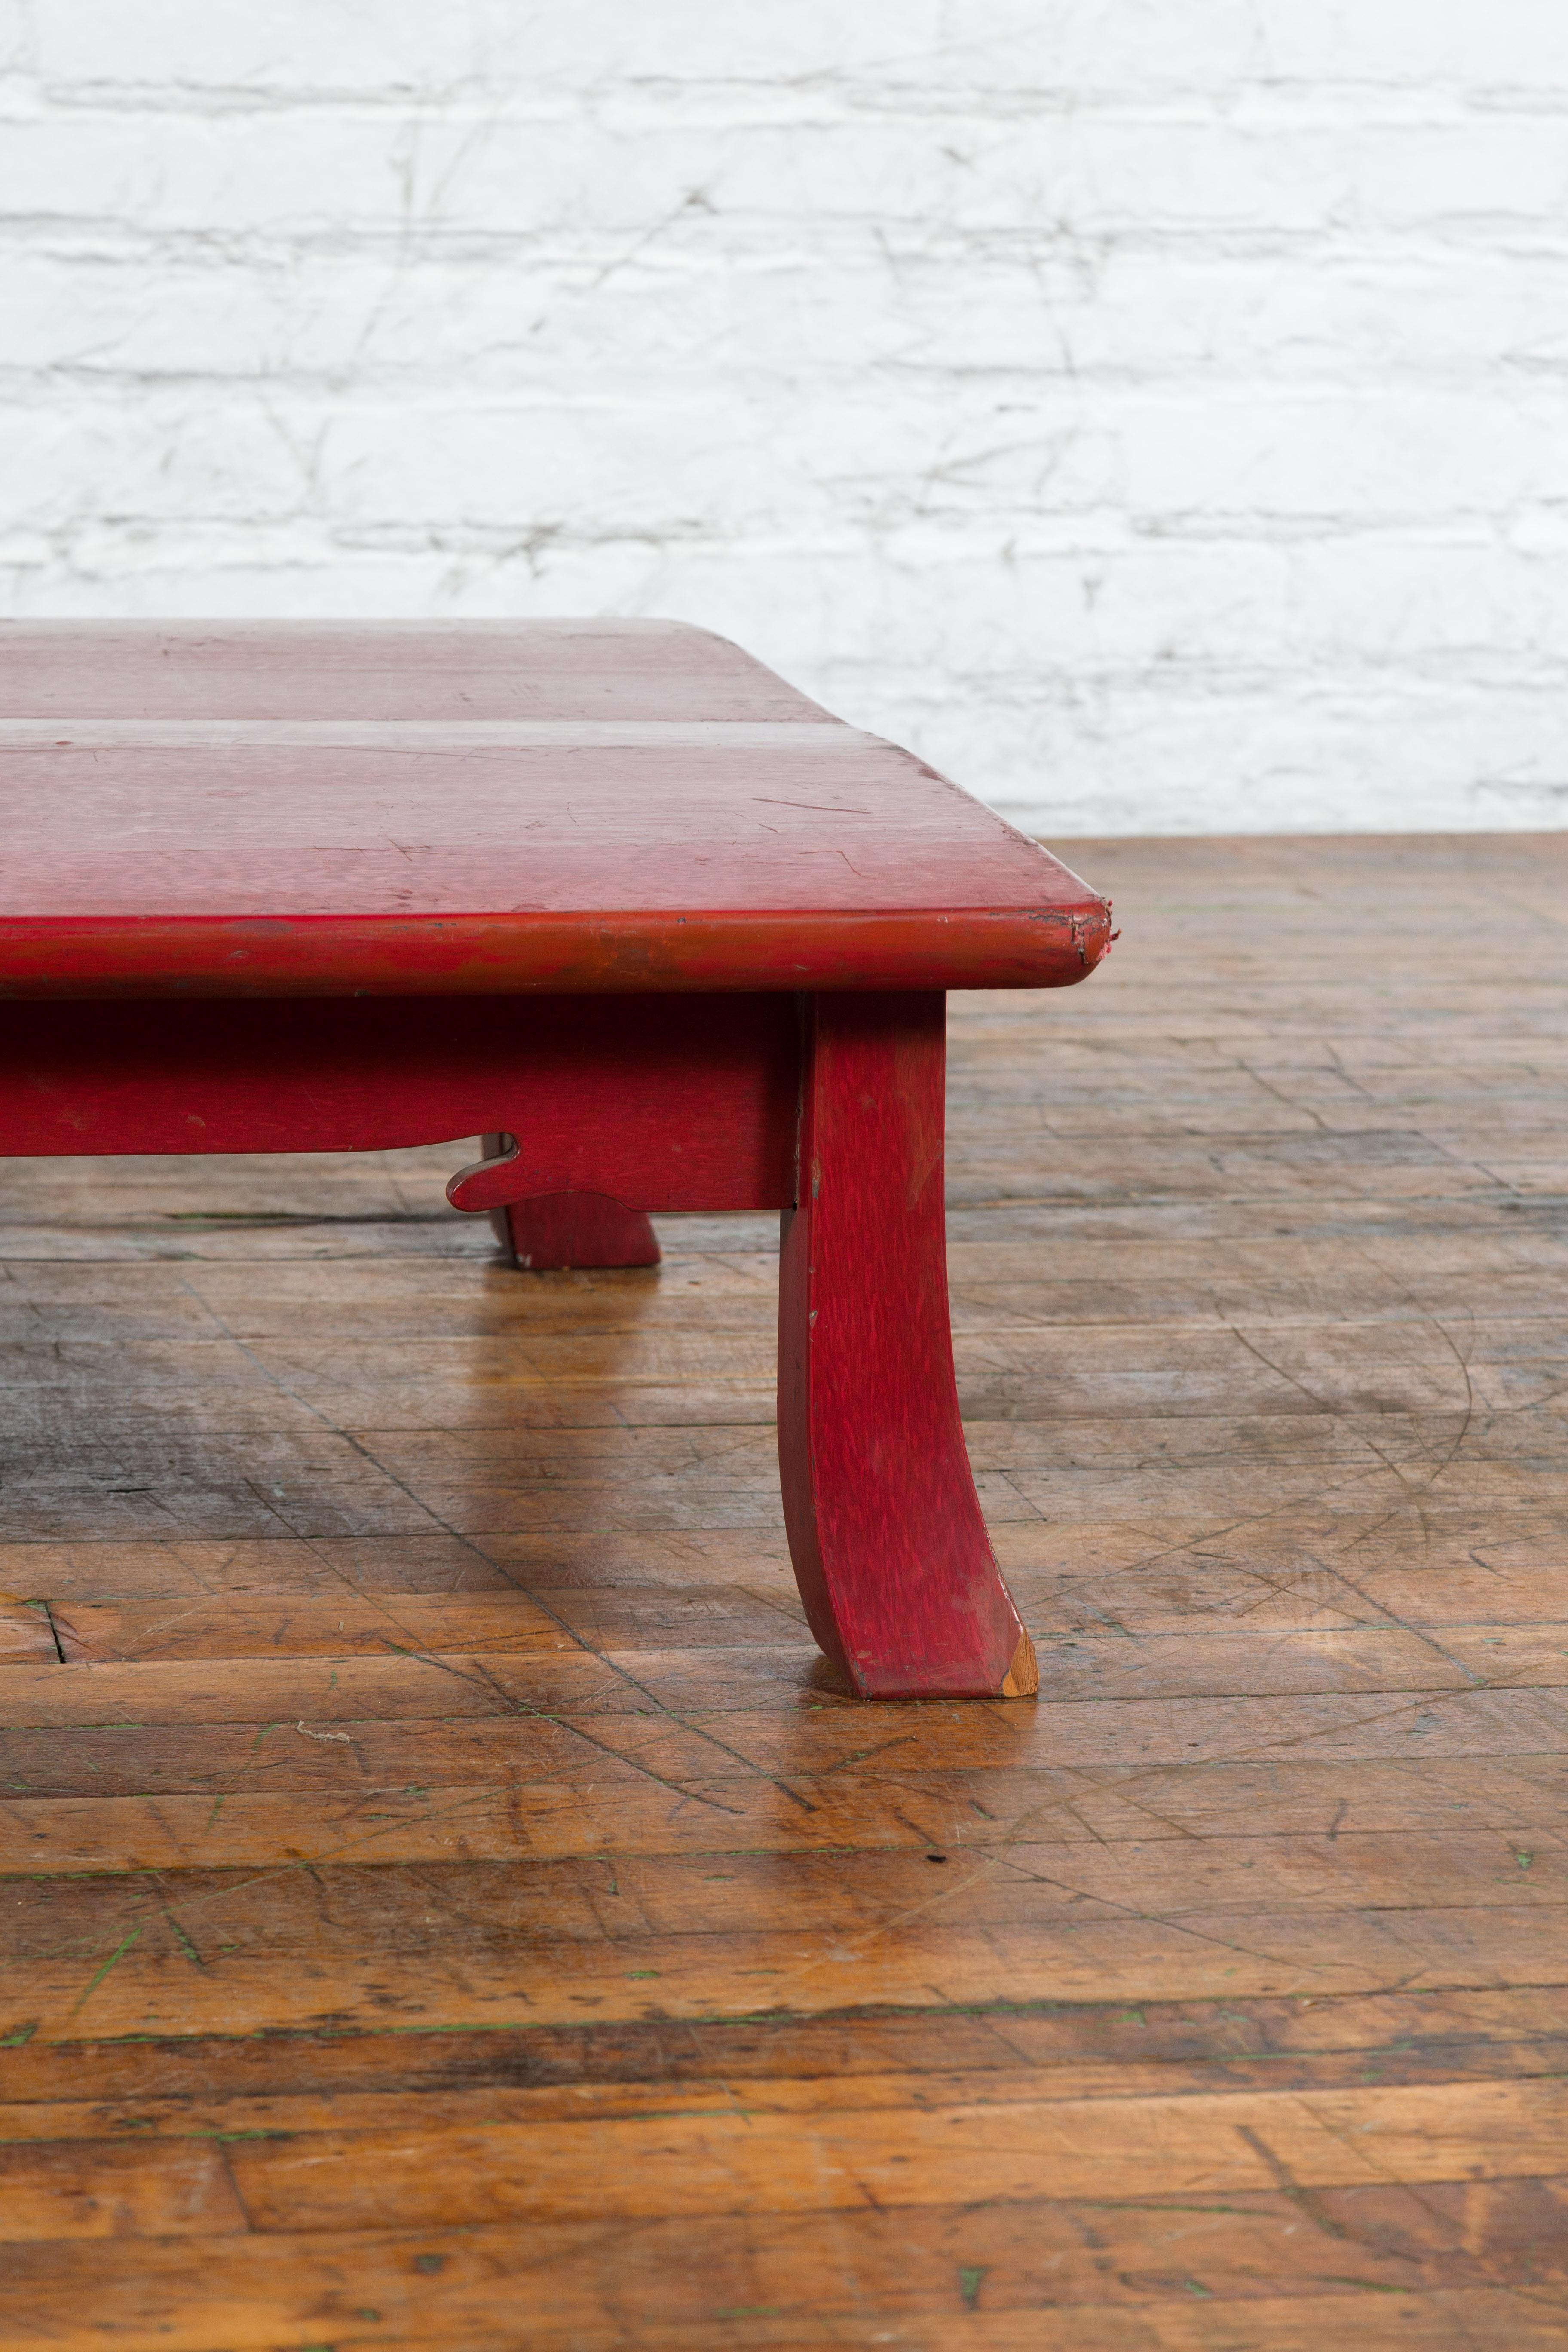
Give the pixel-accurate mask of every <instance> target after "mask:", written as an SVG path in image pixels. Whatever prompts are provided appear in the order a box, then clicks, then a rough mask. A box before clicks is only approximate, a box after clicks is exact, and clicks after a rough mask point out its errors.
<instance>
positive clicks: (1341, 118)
mask: <svg viewBox="0 0 1568 2352" xmlns="http://www.w3.org/2000/svg"><path fill="white" fill-rule="evenodd" d="M0 76H3V79H0V216H3V230H0V234H3V248H0V254H3V257H0V269H3V272H4V301H3V306H0V404H3V414H0V568H3V572H4V587H3V589H0V598H3V601H4V604H5V608H6V609H8V610H10V611H13V612H17V613H27V614H37V613H57V614H64V613H82V614H103V613H142V614H153V613H161V612H162V613H181V614H205V613H214V614H216V613H247V612H249V613H258V614H275V613H291V614H317V613H321V614H352V613H367V614H375V613H385V614H393V613H396V614H422V613H451V614H463V613H471V614H506V613H562V612H626V613H658V614H674V615H678V616H682V617H686V618H689V619H693V620H698V621H701V622H704V623H706V624H707V625H710V626H712V627H716V628H719V629H721V630H723V631H725V632H726V633H727V634H729V635H732V636H735V637H737V638H739V639H741V640H742V643H744V644H746V645H747V646H751V647H752V648H753V649H754V650H755V651H757V652H759V653H761V654H762V655H763V656H764V657H765V658H767V659H769V660H771V661H773V663H775V664H776V665H777V667H780V668H781V669H783V670H784V672H785V673H786V674H787V675H788V676H789V677H792V678H795V679H796V680H797V681H798V682H800V683H801V684H803V685H805V686H806V687H807V688H810V689H811V690H813V691H814V692H816V693H817V694H819V695H820V696H821V697H822V698H824V699H825V700H826V701H827V702H828V703H830V704H831V705H832V706H833V707H834V708H835V709H837V710H840V711H842V712H843V713H844V714H845V715H846V716H847V717H851V718H854V719H858V720H860V721H861V722H862V723H864V724H867V725H869V726H872V727H875V728H878V729H879V730H883V731H885V732H888V733H890V734H894V735H897V736H900V737H901V738H902V739H904V740H909V741H912V742H914V743H916V744H918V745H919V746H920V747H921V748H922V749H923V750H925V751H927V752H928V753H929V755H930V756H931V757H932V758H933V759H935V760H936V761H938V762H939V763H940V764H941V765H942V766H944V767H945V768H947V769H948V770H949V771H950V772H952V773H953V774H955V775H957V776H958V777H960V778H961V779H962V780H963V782H967V783H969V784H970V785H971V786H972V787H973V789H975V790H976V791H978V792H980V793H984V795H985V796H986V797H988V798H990V799H992V800H994V802H996V803H998V804H999V805H1002V806H1005V807H1006V808H1008V809H1009V810H1010V811H1011V812H1013V813H1015V814H1021V815H1022V816H1023V817H1024V819H1025V821H1026V822H1028V823H1030V824H1035V825H1037V827H1038V828H1040V829H1042V830H1047V831H1055V832H1058V833H1062V834H1071V833H1073V832H1087V831H1098V830H1105V831H1110V830H1133V831H1142V830H1147V831H1183V830H1189V829H1204V828H1209V827H1226V828H1228V827H1258V828H1273V827H1299V826H1302V827H1304V826H1319V825H1330V826H1362V825H1365V826H1373V827H1423V826H1428V825H1438V826H1468V825H1531V824H1568V747H1565V744H1564V731H1565V723H1568V700H1565V696H1564V687H1565V684H1568V677H1565V635H1568V633H1565V627H1564V623H1565V620H1568V610H1565V604H1568V600H1565V596H1564V589H1563V581H1564V576H1565V571H1564V566H1565V557H1568V411H1565V404H1564V397H1563V394H1564V376H1565V373H1568V299H1565V289H1568V275H1565V272H1568V7H1564V6H1563V5H1560V0H1486V5H1481V0H1184V5H1179V6H1177V5H1171V0H831V5H829V0H789V5H787V6H784V5H765V0H568V5H525V4H524V0H442V5H432V0H30V5H29V0H0Z"/></svg>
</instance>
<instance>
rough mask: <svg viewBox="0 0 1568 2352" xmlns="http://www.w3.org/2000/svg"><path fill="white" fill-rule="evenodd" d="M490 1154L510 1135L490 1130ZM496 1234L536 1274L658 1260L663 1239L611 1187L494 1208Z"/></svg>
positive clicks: (506, 1146) (499, 1149) (538, 1197)
mask: <svg viewBox="0 0 1568 2352" xmlns="http://www.w3.org/2000/svg"><path fill="white" fill-rule="evenodd" d="M483 1141H484V1149H485V1157H486V1159H487V1160H491V1159H497V1158H499V1157H500V1154H501V1153H502V1152H503V1151H505V1150H508V1149H509V1148H510V1143H511V1138H510V1136H503V1135H487V1136H486V1137H485V1138H484V1139H483ZM489 1216H490V1223H491V1224H492V1225H493V1226H494V1228H495V1236H496V1239H497V1241H499V1242H500V1245H501V1247H502V1249H503V1250H505V1252H506V1254H507V1255H508V1257H509V1258H510V1261H511V1263H512V1265H515V1266H520V1267H524V1268H526V1269H527V1270H528V1271H530V1272H531V1273H533V1274H546V1273H551V1272H553V1271H554V1270H556V1269H557V1268H559V1267H562V1266H612V1265H658V1240H657V1238H656V1237H655V1234H654V1230H653V1227H652V1225H651V1224H650V1223H649V1222H648V1220H647V1217H645V1216H644V1214H643V1213H642V1211H641V1210H640V1209H628V1208H627V1206H626V1202H624V1201H617V1200H615V1199H613V1198H612V1196H611V1195H610V1194H609V1193H608V1192H536V1193H535V1194H534V1195H533V1197H532V1198H531V1200H527V1201H513V1202H510V1204H509V1205H508V1206H507V1207H506V1208H504V1209H492V1210H491V1211H490V1213H489Z"/></svg>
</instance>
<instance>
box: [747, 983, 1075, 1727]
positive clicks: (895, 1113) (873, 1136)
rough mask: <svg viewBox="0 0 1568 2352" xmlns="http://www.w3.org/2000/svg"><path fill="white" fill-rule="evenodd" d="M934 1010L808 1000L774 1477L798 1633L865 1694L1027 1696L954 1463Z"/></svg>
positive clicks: (959, 1431)
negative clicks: (797, 1593)
mask: <svg viewBox="0 0 1568 2352" xmlns="http://www.w3.org/2000/svg"><path fill="white" fill-rule="evenodd" d="M945 1014H946V1005H945V1000H944V999H943V998H942V996H941V995H919V996H914V995H903V996H892V995H886V996H883V995H860V996H852V995H831V996H816V997H814V998H808V999H807V1000H805V1016H804V1017H805V1037H804V1041H803V1058H802V1087H801V1142H800V1180H799V1198H798V1201H797V1203H796V1205H795V1208H793V1209H786V1210H785V1211H784V1224H783V1232H782V1237H781V1256H780V1268H779V1467H780V1475H781V1479H782V1484H783V1487H784V1520H785V1524H786V1526H787V1528H788V1530H789V1541H790V1553H791V1557H792V1558H793V1559H794V1562H795V1575H796V1579H797V1580H798V1582H799V1585H800V1590H801V1597H802V1599H803V1600H804V1601H805V1609H806V1615H807V1617H808V1619H809V1621H810V1623H811V1629H812V1631H813V1633H815V1634H816V1639H817V1641H818V1642H819V1643H820V1644H821V1646H822V1648H823V1649H824V1650H825V1651H826V1654H827V1655H828V1656H829V1657H830V1658H832V1659H833V1660H834V1661H835V1662H836V1663H837V1664H838V1665H839V1666H840V1667H841V1668H842V1669H843V1670H844V1672H845V1673H846V1674H847V1676H848V1677H849V1680H850V1681H851V1683H852V1684H853V1685H854V1687H855V1688H856V1689H857V1690H858V1692H859V1693H860V1694H861V1696H863V1697H866V1698H936V1697H982V1696H989V1697H994V1698H1022V1697H1025V1696H1028V1695H1029V1694H1030V1693H1031V1692H1033V1691H1034V1690H1035V1689H1036V1688H1037V1684H1038V1675H1037V1670H1036V1665H1035V1654H1034V1650H1033V1648H1032V1646H1031V1644H1030V1642H1029V1638H1028V1635H1027V1634H1026V1633H1025V1631H1024V1628H1023V1626H1022V1624H1021V1623H1020V1622H1019V1618H1018V1613H1017V1611H1016V1609H1015V1607H1014V1605H1013V1601H1012V1598H1011V1595H1010V1594H1009V1593H1008V1591H1007V1588H1006V1586H1005V1584H1004V1582H1003V1580H1002V1577H1001V1572H1000V1570H998V1568H997V1566H996V1561H995V1559H994V1554H993V1552H992V1549H991V1544H990V1540H989V1538H988V1537H987V1535H986V1532H985V1523H984V1519H983V1517H981V1511H980V1503H979V1498H978V1496H976V1494H975V1491H974V1480H973V1475H971V1472H970V1467H969V1457H968V1454H967V1453H966V1452H965V1449H964V1444H963V1427H962V1424H961V1423H960V1421H959V1415H958V1391H957V1387H956V1384H955V1382H954V1379H953V1370H952V1336H951V1332H950V1329H949V1324H948V1303H947V1244H946V1226H945V1220H944V1214H943V1205H942V1112H943V1100H942V1083H943V1070H944V1062H945Z"/></svg>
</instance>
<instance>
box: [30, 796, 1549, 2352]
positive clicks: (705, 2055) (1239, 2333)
mask: <svg viewBox="0 0 1568 2352" xmlns="http://www.w3.org/2000/svg"><path fill="white" fill-rule="evenodd" d="M1077 862H1079V863H1080V864H1082V865H1084V866H1086V867H1087V868H1088V870H1089V871H1091V872H1092V873H1094V874H1095V876H1096V877H1101V878H1103V879H1104V880H1105V882H1106V883H1107V885H1108V887H1112V888H1114V890H1115V893H1116V898H1117V902H1118V903H1117V912H1118V916H1119V918H1120V919H1121V921H1122V923H1123V925H1124V931H1125V936H1124V939H1123V942H1122V945H1121V948H1120V949H1119V950H1118V954H1117V957H1116V958H1115V959H1113V961H1112V962H1111V964H1110V967H1109V968H1108V969H1107V971H1105V972H1104V973H1103V974H1102V975H1101V976H1100V979H1099V980H1097V982H1096V983H1095V987H1094V989H1093V990H1092V991H1084V992H1081V993H1079V992H1072V993H1071V994H1069V995H1067V996H1046V997H1043V998H1042V997H1027V996H1017V997H986V998H973V999H969V1000H955V1003H954V1007H953V1054H952V1073H953V1100H952V1118H951V1133H952V1139H951V1172H952V1213H951V1218H950V1233H951V1242H952V1292H953V1318H954V1327H955V1334H956V1343H957V1351H958V1362H959V1375H960V1383H961V1389H962V1392H963V1402H964V1407H965V1412H966V1414H967V1416H968V1431H969V1438H970V1443H971V1446H972V1449H973V1457H974V1462H975V1466H976V1471H977V1474H978V1476H979V1481H980V1486H981V1491H982V1496H983V1499H984V1504H985V1507H986V1510H987V1512H988V1515H989V1517H990V1522H991V1525H992V1528H993V1529H994V1533H995V1536H996V1539H997V1544H998V1548H999V1550H1000V1552H1001V1555H1002V1558H1003V1561H1004V1565H1005V1569H1006V1571H1007V1574H1008V1577H1009V1580H1010V1581H1011V1583H1012V1586H1013V1589H1014V1591H1016V1593H1017V1595H1018V1596H1019V1599H1020V1602H1021V1605H1022V1607H1023V1610H1024V1613H1025V1616H1026V1621H1027V1622H1028V1623H1029V1625H1030V1628H1031V1630H1032V1632H1033V1633H1034V1635H1035V1639H1036V1642H1037V1645H1038V1647H1039V1651H1040V1657H1041V1666H1042V1694H1041V1699H1040V1702H1039V1704H1038V1705H1030V1704H1018V1705H1002V1704H978V1703H972V1704H968V1705H964V1706H950V1705H945V1704H931V1705H924V1706H885V1707H866V1706H858V1705H856V1704H853V1703H851V1702H849V1701H847V1700H846V1699H845V1698H843V1697H842V1696H839V1695H838V1693H837V1691H836V1690H835V1689H834V1688H833V1686H832V1685H831V1683H830V1682H829V1681H828V1680H827V1679H826V1676H825V1675H824V1674H823V1672H822V1671H821V1669H820V1668H819V1667H818V1666H817V1664H816V1654H815V1652H814V1651H813V1649H812V1646H811V1644H810V1643H809V1640H808V1639H807V1637H806V1635H805V1631H804V1628H803V1626H802V1624H801V1621H800V1612H799V1608H798V1604H797V1602H796V1601H795V1592H794V1587H793V1581H792V1579H791V1576H790V1572H789V1567H788V1561H787V1559H786V1556H785V1551H784V1538H783V1533H782V1527H781V1523H780V1514H779V1503H778V1492H777V1476H776V1469H775V1465H774V1461H773V1432H772V1428H771V1426H770V1416H771V1412H772V1397H773V1311H774V1309H773V1297H774V1276H775V1259H774V1255H773V1238H774V1237H773V1233H772V1231H771V1230H770V1225H769V1223H768V1222H767V1221H763V1220H727V1219H721V1218H712V1219H698V1218H687V1219H671V1220H668V1221H665V1223H664V1225H663V1238H664V1241H665V1245H666V1249H667V1252H668V1256H667V1262H666V1264H665V1265H664V1267H663V1268H662V1269H661V1270H660V1271H658V1273H641V1272H638V1273H626V1274H616V1275H605V1276H584V1275H549V1276H516V1275H512V1274H510V1273H507V1272H505V1271H503V1270H501V1269H500V1266H499V1265H498V1264H497V1262H496V1261H495V1259H494V1258H493V1256H492V1255H491V1251H490V1242H489V1234H488V1232H487V1231H486V1230H484V1229H482V1228H479V1227H478V1226H477V1223H465V1222H462V1221H459V1220H458V1219H457V1218H456V1217H454V1216H452V1215H450V1214H449V1213H447V1212H446V1211H445V1210H444V1209H443V1208H442V1207H441V1206H440V1188H441V1183H442V1181H443V1180H444V1178H445V1177H446V1175H447V1173H449V1172H450V1170H449V1166H448V1159H449V1155H447V1156H445V1157H444V1156H442V1155H439V1154H407V1155H399V1156H397V1157H395V1158H392V1159H387V1160H366V1161H365V1162H363V1163H354V1162H351V1161H345V1160H321V1161H306V1162H288V1161H281V1160H279V1161H265V1160H253V1161H232V1160H230V1161H220V1160H213V1161H207V1162H202V1161H186V1162H176V1161H170V1162H163V1163H155V1164H148V1163H135V1162H121V1163H109V1162H101V1161H81V1162H78V1163H60V1162H54V1163H35V1164H22V1165H13V1166H11V1167H10V1168H8V1169H7V1170H5V1172H4V1194H3V1201H4V1217H5V1225H4V1231H3V1233H0V1244H3V1253H4V1256H5V1274H6V1280H5V1288H4V1290H3V1292H0V1312H3V1314H4V1318H5V1327H4V1337H5V1340H6V1342H7V1343H8V1344H7V1348H6V1349H5V1356H4V1368H3V1375H0V1376H3V1378H4V1381H5V1393H4V1409H3V1413H0V1427H3V1446H4V1462H3V1465H0V1466H3V1472H4V1484H3V1485H0V1534H3V1537H4V1545H3V1549H0V1586H3V1587H4V1588H5V1590H6V1591H8V1592H9V1593H10V1594H11V1595H13V1596H14V1598H13V1599H11V1600H10V1601H6V1602H5V1604H4V1605H3V1606H0V1722H3V1724H4V1730H3V1732H0V1780H3V1784H4V1787H3V1793H4V1797H5V1811H4V1835H5V1867H6V1869H7V1871H8V1873H9V1874H10V1875H9V1877H8V1880H7V1883H6V1885H5V1905H4V1911H3V1916H0V1936H3V1937H4V1939H5V1953H4V1958H5V1979H4V1990H3V1993H0V2041H3V2042H4V2045H5V2046H4V2049H3V2051H0V2063H3V2072H0V2091H3V2093H4V2096H5V2100H6V2101H7V2102H8V2104H7V2105H5V2109H4V2116H5V2126H4V2130H5V2137H4V2144H3V2145H0V2236H3V2237H4V2239H5V2241H6V2242H5V2243H4V2244H3V2245H0V2343H4V2345H5V2347H29V2352H31V2347H43V2346H46V2345H47V2346H49V2347H85V2346H99V2345H104V2344H110V2343H112V2344H114V2345H117V2346H120V2347H128V2352H142V2347H154V2346H156V2347H169V2352H226V2348H227V2347H232V2352H241V2347H244V2352H251V2347H283V2346H289V2347H307V2346H331V2347H336V2352H350V2347H353V2352H359V2347H370V2346H374V2345H384V2344H393V2345H399V2346H405V2347H414V2346H418V2347H437V2352H439V2347H451V2348H452V2352H456V2347H510V2346H514V2345H528V2346H534V2345H539V2346H543V2347H587V2352H597V2347H610V2346H621V2345H628V2344H637V2345H645V2344H646V2345H650V2346H657V2345H660V2344H668V2345H678V2344H679V2345H692V2346H711V2347H719V2346H726V2347H728V2346H732V2345H734V2346H746V2345H758V2346H769V2347H776V2346H781V2345H790V2346H800V2347H805V2346H817V2345H823V2344H832V2343H846V2344H862V2343H884V2344H891V2345H907V2346H916V2347H947V2346H951V2345H964V2344H970V2343H973V2344H974V2345H975V2346H1007V2347H1037V2346H1045V2345H1048V2346H1050V2347H1052V2352H1133V2347H1137V2352H1145V2347H1148V2352H1241V2347H1264V2352H1298V2347H1300V2352H1306V2347H1312V2352H1316V2347H1319V2346H1321V2343H1322V2342H1323V2341H1324V2339H1325V2337H1326V2336H1329V2335H1331V2334H1332V2335H1333V2336H1337V2337H1338V2339H1339V2340H1340V2341H1342V2342H1344V2343H1346V2344H1353V2345H1355V2346H1357V2347H1384V2346H1394V2345H1397V2346H1401V2347H1420V2352H1432V2347H1445V2352H1446V2348H1447V2347H1467V2352H1475V2347H1487V2352H1494V2347H1495V2352H1503V2347H1507V2352H1535V2347H1548V2346H1552V2347H1559V2346H1562V2345H1563V2344H1564V2343H1568V1916H1565V1912H1564V1889H1565V1872H1564V1858H1565V1857H1564V1844H1565V1841H1564V1833H1563V1796H1564V1781H1565V1777H1568V1776H1565V1774H1564V1769H1563V1754H1564V1745H1565V1739H1564V1735H1565V1729H1568V1715H1565V1712H1564V1706H1563V1687H1564V1685H1568V1412H1565V1410H1564V1402H1563V1400H1564V1396H1565V1395H1568V1318H1565V1315H1564V1306H1565V1302H1568V1170H1565V1166H1564V1160H1565V1156H1568V1154H1565V1147H1564V1127H1565V1119H1568V1112H1565V1078H1568V1050H1565V1044H1564V1020H1563V1014H1564V1003H1563V996H1564V990H1563V979H1564V971H1565V952H1564V951H1565V949H1568V837H1564V836H1559V837H1556V838H1553V839H1545V840H1540V839H1538V840H1526V839H1518V838H1516V839H1512V840H1489V841H1481V840H1468V841H1462V842H1455V843H1446V842H1416V841H1408V840H1402V841H1388V842H1366V841H1358V842H1355V843H1344V842H1333V841H1311V842H1298V843H1293V844H1286V843H1279V842H1263V841H1257V842H1234V843H1217V844H1216V843H1201V842H1165V843H1154V844H1127V843H1097V844H1095V845H1093V846H1092V849H1090V848H1089V847H1088V846H1082V847H1081V849H1080V851H1079V856H1078V858H1077Z"/></svg>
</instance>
